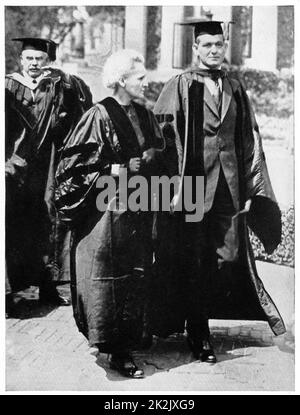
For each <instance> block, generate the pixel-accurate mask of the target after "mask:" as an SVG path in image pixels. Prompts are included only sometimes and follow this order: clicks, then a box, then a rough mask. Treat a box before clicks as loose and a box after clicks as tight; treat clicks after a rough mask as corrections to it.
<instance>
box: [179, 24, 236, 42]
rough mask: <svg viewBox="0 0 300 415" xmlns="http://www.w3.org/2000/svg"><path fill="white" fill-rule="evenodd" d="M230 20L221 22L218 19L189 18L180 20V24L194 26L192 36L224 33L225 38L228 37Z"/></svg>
mask: <svg viewBox="0 0 300 415" xmlns="http://www.w3.org/2000/svg"><path fill="white" fill-rule="evenodd" d="M230 23H234V22H232V21H229V22H223V21H220V20H205V19H202V20H201V19H189V20H186V21H185V22H182V23H181V24H182V25H187V26H192V27H193V28H194V36H195V39H197V37H198V36H200V35H205V34H208V35H224V38H225V39H226V40H228V39H229V25H230Z"/></svg>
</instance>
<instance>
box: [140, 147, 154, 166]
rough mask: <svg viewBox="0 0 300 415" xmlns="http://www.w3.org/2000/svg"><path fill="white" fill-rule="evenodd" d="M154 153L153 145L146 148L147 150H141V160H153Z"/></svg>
mask: <svg viewBox="0 0 300 415" xmlns="http://www.w3.org/2000/svg"><path fill="white" fill-rule="evenodd" d="M155 155H156V150H155V148H153V147H151V148H148V150H145V151H144V152H143V157H142V160H143V161H144V162H145V163H150V162H151V161H153V160H154V159H155Z"/></svg>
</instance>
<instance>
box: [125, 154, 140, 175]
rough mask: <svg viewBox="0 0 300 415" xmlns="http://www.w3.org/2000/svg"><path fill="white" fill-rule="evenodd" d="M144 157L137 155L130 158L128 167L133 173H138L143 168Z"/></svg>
mask: <svg viewBox="0 0 300 415" xmlns="http://www.w3.org/2000/svg"><path fill="white" fill-rule="evenodd" d="M141 162H142V159H141V158H140V157H135V158H132V159H130V160H129V163H128V168H129V171H130V172H131V173H138V172H139V171H140V168H141Z"/></svg>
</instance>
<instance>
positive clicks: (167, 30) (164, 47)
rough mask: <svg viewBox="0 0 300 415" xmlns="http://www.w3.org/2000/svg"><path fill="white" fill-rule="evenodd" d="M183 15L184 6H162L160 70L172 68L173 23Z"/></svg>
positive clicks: (178, 20)
mask: <svg viewBox="0 0 300 415" xmlns="http://www.w3.org/2000/svg"><path fill="white" fill-rule="evenodd" d="M183 17H184V6H163V7H162V22H161V46H160V50H161V53H160V55H161V59H160V62H159V68H160V69H161V70H163V69H168V70H170V69H171V68H172V53H173V30H174V23H176V22H180V21H181V20H182V19H183Z"/></svg>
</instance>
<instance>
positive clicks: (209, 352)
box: [187, 337, 217, 363]
mask: <svg viewBox="0 0 300 415" xmlns="http://www.w3.org/2000/svg"><path fill="white" fill-rule="evenodd" d="M187 342H188V345H189V347H190V349H191V351H192V353H193V355H194V357H195V359H197V360H198V359H200V360H201V362H206V363H217V358H216V355H215V352H214V349H213V347H212V345H211V343H210V342H209V340H195V339H193V338H191V337H188V338H187Z"/></svg>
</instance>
